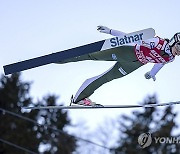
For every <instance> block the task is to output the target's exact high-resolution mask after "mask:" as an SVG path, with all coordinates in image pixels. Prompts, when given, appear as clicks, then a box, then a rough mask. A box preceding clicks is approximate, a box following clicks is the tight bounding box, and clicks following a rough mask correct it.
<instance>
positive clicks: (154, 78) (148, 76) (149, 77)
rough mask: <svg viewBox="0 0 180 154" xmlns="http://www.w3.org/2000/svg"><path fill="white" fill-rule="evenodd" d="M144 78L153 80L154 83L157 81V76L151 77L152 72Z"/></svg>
mask: <svg viewBox="0 0 180 154" xmlns="http://www.w3.org/2000/svg"><path fill="white" fill-rule="evenodd" d="M144 77H145V78H146V79H148V80H149V79H151V78H152V79H153V81H156V77H155V76H152V75H151V73H150V72H147V73H146V74H145V75H144Z"/></svg>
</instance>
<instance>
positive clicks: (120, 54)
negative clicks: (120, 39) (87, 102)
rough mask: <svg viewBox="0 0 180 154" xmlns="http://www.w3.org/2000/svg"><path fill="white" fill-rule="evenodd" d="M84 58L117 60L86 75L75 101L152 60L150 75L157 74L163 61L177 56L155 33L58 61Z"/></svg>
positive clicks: (165, 61)
mask: <svg viewBox="0 0 180 154" xmlns="http://www.w3.org/2000/svg"><path fill="white" fill-rule="evenodd" d="M111 34H112V35H114V36H120V35H124V34H125V33H123V32H120V31H116V30H111ZM83 60H96V61H97V60H99V61H116V63H115V64H114V66H112V67H111V68H110V69H108V70H107V71H106V72H104V73H102V74H100V75H98V76H95V77H92V78H89V79H87V80H86V81H85V82H84V83H83V84H82V85H81V87H80V88H79V90H78V91H77V93H76V95H75V97H74V103H77V102H79V101H80V100H82V99H84V98H87V97H89V96H90V95H92V94H93V93H94V91H95V90H96V89H98V88H99V87H100V86H102V85H103V84H105V83H107V82H109V81H112V80H114V79H118V78H121V77H124V76H126V75H128V74H129V73H131V72H133V71H134V70H136V69H138V68H139V67H141V66H142V65H144V64H147V63H149V62H150V63H156V64H155V65H154V67H153V68H152V70H151V71H150V74H151V76H155V75H156V74H157V72H158V71H159V70H160V69H161V68H162V67H163V66H164V64H166V63H168V62H171V61H173V60H174V56H173V55H172V53H171V49H170V47H169V44H168V42H167V41H166V40H163V39H161V38H159V37H154V38H152V39H148V40H143V41H140V42H139V43H138V44H130V45H125V46H120V47H117V48H113V49H109V50H105V51H101V52H95V53H90V54H87V55H82V56H79V57H75V58H71V59H68V60H66V61H63V62H59V63H60V64H62V63H67V62H78V61H83Z"/></svg>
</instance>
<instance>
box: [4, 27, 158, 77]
mask: <svg viewBox="0 0 180 154" xmlns="http://www.w3.org/2000/svg"><path fill="white" fill-rule="evenodd" d="M154 36H155V30H154V29H153V28H147V29H144V30H140V31H136V32H132V33H129V34H125V35H124V36H117V37H113V38H110V39H106V40H102V41H98V42H95V43H91V44H87V45H83V46H79V47H76V48H71V49H67V50H64V51H60V52H56V53H52V54H48V55H44V56H40V57H37V58H33V59H29V60H24V61H20V62H17V63H13V64H9V65H5V66H3V67H4V73H5V75H8V74H12V73H16V72H20V71H24V70H28V69H31V68H35V67H39V66H43V65H47V64H51V63H58V62H61V61H63V60H67V59H69V58H74V57H78V56H81V55H85V54H89V53H93V52H101V51H105V50H108V49H112V48H117V47H119V46H123V45H126V44H129V43H137V42H138V41H141V40H146V39H149V38H152V37H154Z"/></svg>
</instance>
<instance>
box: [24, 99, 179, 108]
mask: <svg viewBox="0 0 180 154" xmlns="http://www.w3.org/2000/svg"><path fill="white" fill-rule="evenodd" d="M176 104H180V101H177V102H170V103H160V104H145V105H97V106H96V105H95V106H83V105H75V106H37V107H22V109H28V110H29V109H30V110H42V109H60V110H62V109H118V108H153V107H160V106H171V105H176Z"/></svg>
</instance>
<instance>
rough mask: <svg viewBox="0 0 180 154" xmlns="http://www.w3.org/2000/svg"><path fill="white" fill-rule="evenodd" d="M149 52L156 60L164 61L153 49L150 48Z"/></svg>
mask: <svg viewBox="0 0 180 154" xmlns="http://www.w3.org/2000/svg"><path fill="white" fill-rule="evenodd" d="M151 53H152V54H153V56H155V57H156V59H155V60H156V61H157V62H161V63H166V61H165V60H164V59H163V58H162V57H161V56H160V55H159V54H158V53H157V52H156V51H155V50H151Z"/></svg>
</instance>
